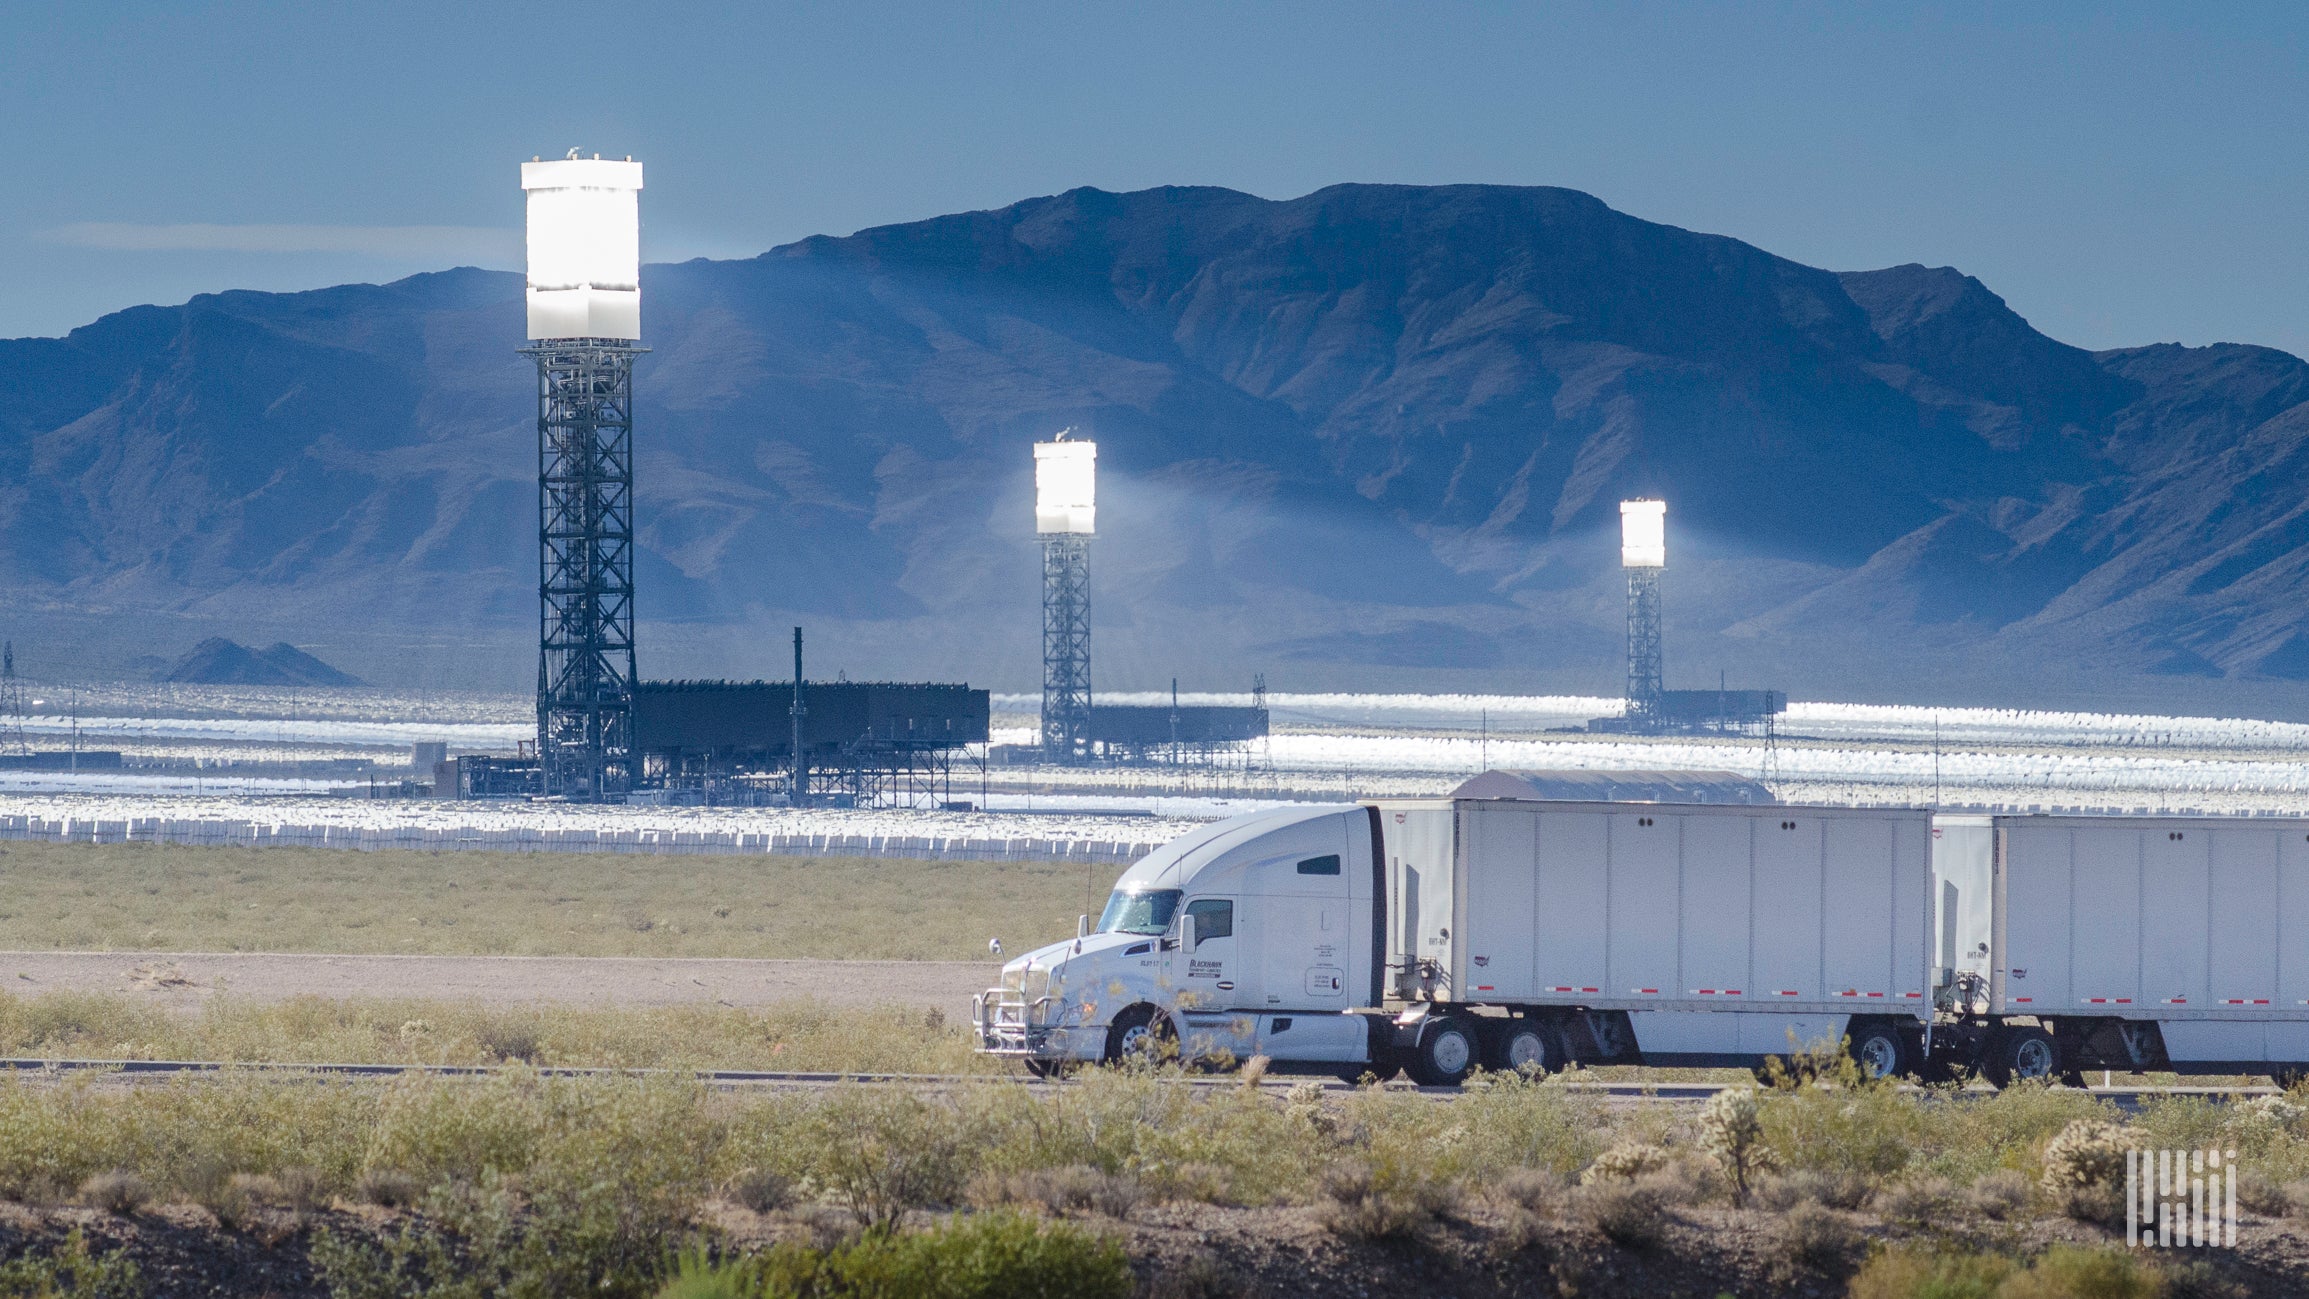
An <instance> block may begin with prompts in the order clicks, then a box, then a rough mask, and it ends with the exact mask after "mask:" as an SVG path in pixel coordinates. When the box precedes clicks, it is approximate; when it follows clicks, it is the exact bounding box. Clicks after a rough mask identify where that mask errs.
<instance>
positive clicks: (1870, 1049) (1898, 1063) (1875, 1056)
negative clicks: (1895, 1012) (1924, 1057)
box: [1849, 1023, 1916, 1078]
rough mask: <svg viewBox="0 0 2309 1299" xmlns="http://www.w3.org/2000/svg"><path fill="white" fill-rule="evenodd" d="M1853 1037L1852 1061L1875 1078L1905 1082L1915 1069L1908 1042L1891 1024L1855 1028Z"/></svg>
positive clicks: (1851, 1034) (1854, 1026) (1863, 1025)
mask: <svg viewBox="0 0 2309 1299" xmlns="http://www.w3.org/2000/svg"><path fill="white" fill-rule="evenodd" d="M1849 1036H1850V1038H1851V1040H1852V1045H1851V1047H1850V1048H1849V1049H1850V1051H1851V1052H1852V1059H1853V1060H1854V1062H1856V1063H1857V1064H1859V1066H1860V1068H1861V1070H1862V1072H1864V1073H1866V1074H1868V1075H1869V1076H1870V1077H1873V1078H1901V1077H1905V1076H1906V1075H1907V1074H1908V1072H1909V1071H1910V1070H1912V1069H1914V1068H1915V1067H1916V1066H1915V1061H1914V1059H1913V1058H1912V1057H1911V1056H1910V1054H1909V1051H1908V1041H1907V1039H1906V1038H1905V1037H1904V1036H1903V1035H1902V1034H1901V1032H1900V1030H1899V1029H1897V1028H1895V1027H1893V1026H1892V1025H1890V1024H1881V1023H1878V1024H1854V1025H1853V1026H1852V1028H1851V1031H1850V1033H1849Z"/></svg>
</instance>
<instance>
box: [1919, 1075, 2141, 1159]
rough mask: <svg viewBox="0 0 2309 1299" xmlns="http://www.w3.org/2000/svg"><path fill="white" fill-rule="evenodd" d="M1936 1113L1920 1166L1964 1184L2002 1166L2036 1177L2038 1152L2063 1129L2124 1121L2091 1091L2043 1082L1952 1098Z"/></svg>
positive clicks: (1924, 1134)
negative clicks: (2083, 1121)
mask: <svg viewBox="0 0 2309 1299" xmlns="http://www.w3.org/2000/svg"><path fill="white" fill-rule="evenodd" d="M1930 1111H1931V1113H1930V1121H1929V1122H1928V1123H1926V1124H1925V1125H1924V1126H1923V1129H1922V1130H1921V1131H1920V1132H1919V1133H1918V1143H1919V1145H1918V1156H1919V1157H1918V1159H1917V1161H1916V1162H1917V1163H1918V1164H1919V1165H1921V1166H1922V1167H1923V1168H1924V1169H1925V1170H1926V1171H1929V1172H1933V1173H1937V1174H1939V1175H1941V1176H1943V1177H1946V1178H1948V1179H1949V1180H1950V1181H1953V1182H1956V1183H1958V1184H1960V1185H1969V1184H1971V1183H1973V1182H1975V1181H1977V1180H1978V1179H1979V1178H1980V1177H1981V1176H1982V1175H1983V1174H1985V1173H1987V1172H1989V1171H1990V1170H1992V1169H1997V1168H2011V1169H2017V1170H2020V1171H2022V1172H2024V1173H2026V1174H2027V1175H2029V1176H2031V1177H2033V1176H2035V1175H2036V1173H2037V1172H2038V1171H2039V1170H2038V1164H2037V1159H2036V1156H2037V1152H2038V1151H2039V1150H2041V1149H2042V1148H2043V1146H2044V1143H2045V1142H2046V1141H2048V1140H2050V1139H2051V1138H2052V1137H2053V1136H2054V1135H2056V1134H2058V1133H2059V1132H2060V1131H2061V1129H2063V1128H2065V1127H2067V1126H2068V1125H2069V1124H2071V1123H2073V1122H2076V1121H2077V1120H2079V1119H2090V1120H2098V1121H2102V1122H2107V1121H2112V1120H2115V1119H2118V1118H2120V1117H2122V1116H2121V1115H2120V1114H2119V1113H2118V1112H2117V1110H2116V1108H2115V1107H2114V1106H2112V1105H2110V1104H2109V1103H2108V1102H2106V1101H2103V1100H2101V1099H2099V1098H2097V1097H2094V1096H2092V1095H2090V1094H2089V1093H2086V1092H2081V1091H2078V1090H2076V1089H2075V1088H2071V1087H2052V1086H2048V1085H2046V1084H2044V1083H2041V1082H2031V1083H2015V1084H2013V1085H2012V1086H2010V1087H2007V1088H2005V1089H2004V1090H2003V1091H2000V1092H1995V1093H1992V1094H1989V1095H1985V1096H1984V1095H1977V1094H1973V1095H1958V1096H1951V1097H1948V1098H1947V1099H1946V1100H1945V1101H1943V1102H1940V1103H1938V1104H1934V1105H1932V1106H1931V1107H1930Z"/></svg>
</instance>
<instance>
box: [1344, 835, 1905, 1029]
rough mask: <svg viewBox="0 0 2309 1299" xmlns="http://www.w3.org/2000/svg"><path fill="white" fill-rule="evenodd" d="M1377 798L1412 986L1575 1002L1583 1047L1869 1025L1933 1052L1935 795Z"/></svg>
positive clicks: (1563, 1021) (1429, 998) (1547, 1015)
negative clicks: (1755, 800)
mask: <svg viewBox="0 0 2309 1299" xmlns="http://www.w3.org/2000/svg"><path fill="white" fill-rule="evenodd" d="M1377 807H1378V811H1379V815H1380V818H1381V829H1382V831H1383V842H1384V843H1385V845H1386V851H1387V854H1388V861H1387V870H1386V878H1387V880H1388V884H1389V888H1390V891H1391V894H1392V896H1390V897H1389V899H1388V905H1387V907H1386V913H1387V916H1388V959H1387V967H1388V968H1389V969H1390V970H1392V971H1393V972H1394V975H1395V984H1394V987H1393V988H1392V989H1391V991H1392V992H1393V993H1394V994H1395V996H1396V997H1398V998H1400V999H1401V1000H1404V1001H1408V1002H1412V1003H1429V1004H1436V1005H1482V1006H1498V1007H1508V1008H1512V1009H1514V1010H1516V1011H1517V1012H1519V1013H1521V1014H1523V1015H1526V1016H1529V1017H1534V1018H1538V1019H1541V1020H1543V1021H1553V1022H1556V1023H1557V1024H1559V1025H1560V1027H1561V1028H1562V1029H1563V1030H1564V1031H1565V1032H1567V1033H1570V1034H1572V1035H1573V1036H1574V1041H1573V1042H1571V1043H1570V1044H1569V1045H1568V1047H1567V1051H1568V1054H1570V1055H1571V1056H1572V1057H1573V1058H1586V1057H1600V1058H1640V1059H1642V1060H1644V1061H1646V1062H1649V1063H1654V1064H1668V1065H1711V1064H1715V1065H1742V1064H1753V1063H1755V1062H1756V1061H1757V1060H1759V1059H1760V1058H1762V1057H1763V1056H1765V1055H1771V1054H1786V1053H1788V1052H1789V1051H1790V1050H1791V1049H1792V1048H1795V1047H1802V1046H1808V1045H1811V1044H1813V1043H1816V1042H1822V1041H1825V1042H1829V1043H1833V1042H1835V1041H1836V1040H1837V1039H1838V1038H1840V1037H1842V1036H1845V1035H1846V1034H1847V1033H1849V1034H1850V1035H1851V1036H1852V1037H1853V1039H1854V1042H1855V1045H1856V1046H1857V1047H1859V1048H1860V1049H1861V1050H1863V1051H1864V1052H1868V1053H1869V1054H1867V1055H1866V1057H1865V1058H1868V1059H1869V1061H1870V1063H1871V1064H1872V1065H1873V1066H1874V1067H1877V1068H1879V1069H1881V1070H1882V1071H1883V1072H1886V1073H1894V1072H1902V1071H1905V1070H1908V1069H1911V1068H1915V1067H1917V1066H1918V1065H1920V1064H1921V1061H1922V1048H1923V1045H1924V1026H1925V1023H1926V1021H1927V1020H1928V1019H1929V1017H1930V1016H1931V1013H1932V986H1933V985H1932V975H1933V969H1932V966H1933V941H1932V919H1931V918H1932V892H1931V890H1932V878H1931V818H1930V815H1929V814H1928V813H1925V812H1922V811H1903V810H1886V809H1875V808H1871V809H1841V808H1795V807H1779V806H1760V807H1759V806H1672V805H1658V804H1626V803H1618V804H1614V803H1555V802H1537V801H1528V800H1509V799H1498V800H1477V799H1455V800H1449V801H1443V800H1431V801H1417V802H1386V803H1380V804H1378V805H1377ZM1622 1026H1624V1028H1623V1027H1622ZM1871 1027H1874V1028H1876V1029H1877V1030H1879V1031H1878V1032H1877V1033H1875V1034H1874V1035H1873V1041H1872V1042H1871V1041H1870V1040H1868V1039H1870V1038H1871V1036H1872V1035H1871V1034H1870V1032H1869V1029H1870V1028H1871ZM1582 1035H1584V1036H1585V1037H1586V1039H1587V1040H1586V1041H1585V1042H1584V1043H1583V1042H1582V1041H1581V1040H1579V1039H1580V1038H1581V1037H1582ZM1621 1035H1624V1037H1625V1040H1624V1041H1614V1040H1613V1038H1614V1037H1615V1036H1621ZM1583 1046H1584V1048H1585V1049H1582V1048H1583Z"/></svg>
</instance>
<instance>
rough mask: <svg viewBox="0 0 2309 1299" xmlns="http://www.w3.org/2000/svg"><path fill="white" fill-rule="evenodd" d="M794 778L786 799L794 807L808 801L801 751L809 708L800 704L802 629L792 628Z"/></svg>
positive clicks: (806, 762) (807, 778) (806, 760)
mask: <svg viewBox="0 0 2309 1299" xmlns="http://www.w3.org/2000/svg"><path fill="white" fill-rule="evenodd" d="M792 712H793V718H794V780H793V786H792V788H791V789H790V790H789V791H788V799H789V801H791V802H792V804H793V805H794V806H795V807H801V806H802V805H804V804H806V803H808V802H809V801H810V760H809V758H808V757H807V756H806V755H805V754H803V752H802V718H803V717H804V716H805V715H807V714H808V712H809V710H808V709H807V708H804V707H803V706H802V629H801V628H799V627H796V628H794V707H793V709H792Z"/></svg>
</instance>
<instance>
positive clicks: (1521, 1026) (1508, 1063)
mask: <svg viewBox="0 0 2309 1299" xmlns="http://www.w3.org/2000/svg"><path fill="white" fill-rule="evenodd" d="M1486 1039H1487V1040H1486V1041H1485V1042H1484V1044H1483V1045H1484V1047H1485V1050H1484V1053H1483V1056H1484V1059H1483V1063H1484V1066H1485V1067H1486V1068H1489V1069H1494V1070H1497V1071H1498V1072H1500V1073H1521V1074H1530V1075H1533V1076H1539V1075H1544V1074H1551V1073H1560V1072H1561V1071H1562V1070H1563V1066H1564V1058H1565V1053H1564V1049H1563V1038H1562V1036H1561V1035H1560V1034H1558V1033H1557V1032H1556V1031H1555V1026H1554V1025H1553V1024H1550V1023H1547V1022H1546V1021H1544V1020H1537V1019H1511V1020H1508V1021H1506V1022H1505V1023H1503V1024H1500V1025H1499V1026H1498V1027H1497V1028H1495V1029H1493V1030H1492V1031H1491V1032H1490V1033H1489V1034H1487V1035H1486Z"/></svg>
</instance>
